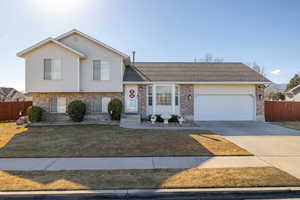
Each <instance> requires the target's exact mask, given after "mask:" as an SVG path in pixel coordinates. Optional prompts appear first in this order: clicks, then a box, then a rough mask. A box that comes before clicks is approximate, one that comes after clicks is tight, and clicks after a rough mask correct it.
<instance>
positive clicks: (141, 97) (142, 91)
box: [138, 85, 147, 119]
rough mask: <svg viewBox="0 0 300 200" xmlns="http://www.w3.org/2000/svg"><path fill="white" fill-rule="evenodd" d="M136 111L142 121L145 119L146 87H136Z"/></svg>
mask: <svg viewBox="0 0 300 200" xmlns="http://www.w3.org/2000/svg"><path fill="white" fill-rule="evenodd" d="M138 111H139V113H140V114H141V117H142V119H145V118H146V117H147V86H146V85H139V86H138Z"/></svg>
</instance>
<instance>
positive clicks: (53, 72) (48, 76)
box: [44, 58, 62, 80]
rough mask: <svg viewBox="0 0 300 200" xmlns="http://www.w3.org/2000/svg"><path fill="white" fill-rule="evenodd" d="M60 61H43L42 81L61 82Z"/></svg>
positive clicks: (48, 59)
mask: <svg viewBox="0 0 300 200" xmlns="http://www.w3.org/2000/svg"><path fill="white" fill-rule="evenodd" d="M61 78H62V76H61V60H59V59H50V58H46V59H44V80H61Z"/></svg>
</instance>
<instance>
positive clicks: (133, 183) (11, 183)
mask: <svg viewBox="0 0 300 200" xmlns="http://www.w3.org/2000/svg"><path fill="white" fill-rule="evenodd" d="M299 185H300V181H299V180H298V179H296V178H295V177H293V176H291V175H289V174H287V173H285V172H283V171H280V170H279V169H276V168H273V167H263V168H224V169H187V170H183V169H155V170H103V171H101V170H98V171H0V190H2V191H7V190H79V189H132V188H136V189H138V188H139V189H144V188H201V187H260V186H273V187H275V186H299Z"/></svg>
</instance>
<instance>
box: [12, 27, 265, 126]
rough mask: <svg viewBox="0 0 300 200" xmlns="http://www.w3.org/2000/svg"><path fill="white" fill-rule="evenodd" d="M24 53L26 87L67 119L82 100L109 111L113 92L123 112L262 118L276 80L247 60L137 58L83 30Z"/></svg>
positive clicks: (50, 113) (49, 116)
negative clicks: (75, 103)
mask: <svg viewBox="0 0 300 200" xmlns="http://www.w3.org/2000/svg"><path fill="white" fill-rule="evenodd" d="M17 56H19V57H22V58H24V59H25V69H26V70H25V74H26V84H25V85H26V92H30V93H31V94H32V97H33V104H34V105H37V106H40V107H42V108H43V109H44V111H45V113H44V115H43V119H44V120H49V121H52V120H65V119H66V118H68V117H67V115H66V114H65V113H66V109H67V105H68V104H69V103H70V102H72V101H73V100H82V101H83V102H85V103H86V106H87V115H86V119H104V118H107V117H108V114H107V106H108V103H109V101H110V100H111V99H113V98H118V99H121V100H122V101H123V105H124V115H126V114H127V113H128V114H129V113H135V114H138V115H140V116H141V118H146V117H147V116H148V115H151V114H166V113H167V114H176V115H181V116H184V118H185V119H186V120H264V102H263V99H264V88H265V84H269V83H270V81H269V80H268V79H266V78H265V77H264V76H262V75H261V74H259V73H257V72H256V71H254V70H253V69H251V68H250V67H248V66H247V65H244V64H242V63H231V62H230V63H226V62H220V63H215V62H133V61H131V60H130V57H129V56H128V55H126V54H124V53H122V52H120V51H118V50H116V49H114V48H112V47H110V46H108V45H106V44H104V43H102V42H100V41H98V40H96V39H94V38H92V37H90V36H88V35H86V34H84V33H82V32H80V31H78V30H72V31H70V32H67V33H65V34H62V35H60V36H58V37H56V38H47V39H45V40H43V41H41V42H39V43H37V44H35V45H33V46H31V47H29V48H27V49H25V50H23V51H21V52H19V53H18V54H17Z"/></svg>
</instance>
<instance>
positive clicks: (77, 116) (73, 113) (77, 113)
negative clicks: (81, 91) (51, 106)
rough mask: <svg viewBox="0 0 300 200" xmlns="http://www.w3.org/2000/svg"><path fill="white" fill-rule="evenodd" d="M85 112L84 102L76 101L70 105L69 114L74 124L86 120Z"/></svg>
mask: <svg viewBox="0 0 300 200" xmlns="http://www.w3.org/2000/svg"><path fill="white" fill-rule="evenodd" d="M85 112H86V108H85V104H84V103H83V102H82V101H79V100H75V101H72V102H71V103H70V104H69V105H68V114H69V116H70V118H71V120H72V121H74V122H81V121H82V120H83V118H84V115H85Z"/></svg>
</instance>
